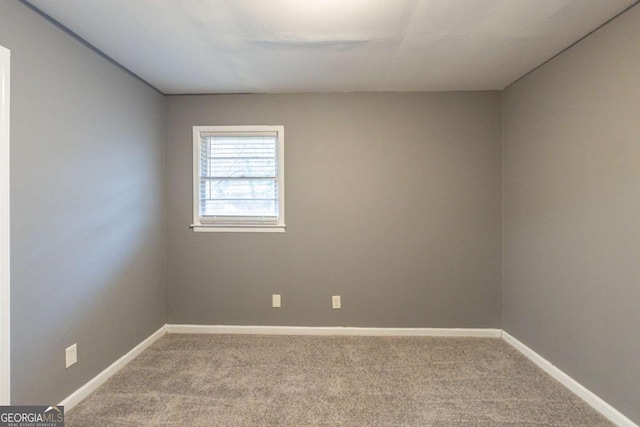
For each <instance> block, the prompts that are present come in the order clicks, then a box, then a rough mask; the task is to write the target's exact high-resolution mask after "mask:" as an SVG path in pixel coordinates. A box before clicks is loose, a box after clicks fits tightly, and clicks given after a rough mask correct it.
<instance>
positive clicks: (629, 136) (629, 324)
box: [503, 7, 640, 423]
mask: <svg viewBox="0 0 640 427" xmlns="http://www.w3.org/2000/svg"><path fill="white" fill-rule="evenodd" d="M639 40H640V7H635V8H633V9H631V10H630V11H628V12H626V13H625V14H624V15H622V16H621V17H619V18H618V19H616V20H615V21H613V22H611V23H610V24H608V25H607V26H605V27H604V28H602V29H601V30H599V31H597V32H596V33H594V34H593V35H591V36H589V37H588V38H587V39H585V40H584V41H582V42H581V43H579V44H578V45H576V46H575V47H573V48H571V49H570V50H568V51H567V52H565V53H563V54H562V55H561V56H559V57H557V58H556V59H554V60H553V61H551V62H550V63H548V64H546V65H545V66H543V67H542V68H540V69H538V70H537V71H535V72H534V73H532V74H530V75H529V76H527V77H526V78H524V79H522V80H521V81H519V82H517V83H516V84H514V85H512V86H511V87H509V88H508V89H507V90H506V91H505V92H504V95H503V96H504V106H503V111H504V127H503V136H504V150H505V155H504V186H505V190H504V235H505V239H504V254H505V257H504V302H503V304H504V328H505V329H506V330H507V331H508V332H509V333H510V334H512V335H514V336H515V337H517V338H518V339H520V340H521V341H523V342H524V343H525V344H527V345H529V346H530V347H531V348H533V349H534V350H536V351H537V352H538V353H540V354H541V355H542V356H544V357H545V358H547V359H548V360H549V361H551V362H552V363H554V364H556V365H557V366H558V367H559V368H560V369H562V370H563V371H564V372H566V373H568V374H569V375H571V376H572V377H573V378H575V379H576V380H578V381H579V382H580V383H582V384H583V385H585V386H586V387H587V388H589V389H590V390H591V391H593V392H595V393H596V394H597V395H599V396H600V397H602V398H604V399H605V400H606V401H607V402H609V403H611V404H612V405H613V406H614V407H616V408H617V409H618V410H620V411H622V412H623V413H624V414H626V415H627V416H629V417H631V418H632V419H633V420H634V421H635V422H636V423H638V422H640V405H638V402H639V400H638V399H639V398H638V396H640V310H639V309H638V304H639V302H640V283H639V282H638V278H640V260H639V258H638V255H639V254H640V196H639V195H640V120H639V119H640V43H639V42H638V41H639Z"/></svg>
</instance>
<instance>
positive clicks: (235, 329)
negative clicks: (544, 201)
mask: <svg viewBox="0 0 640 427" xmlns="http://www.w3.org/2000/svg"><path fill="white" fill-rule="evenodd" d="M165 334H238V335H242V334H254V335H324V336H387V337H389V336H420V337H482V338H502V339H503V340H505V341H506V342H507V343H509V344H510V345H512V346H513V347H514V348H515V349H516V350H518V351H519V352H520V353H522V354H523V355H525V356H526V357H527V358H529V359H530V360H531V361H532V362H533V363H535V364H536V365H538V366H539V367H540V368H542V370H544V371H545V372H546V373H547V374H549V375H551V377H553V378H555V379H556V380H558V381H559V382H560V383H561V384H562V385H564V386H565V387H567V388H568V389H569V390H570V391H572V392H573V393H575V394H576V395H577V396H578V397H580V398H582V399H583V400H584V401H585V402H587V403H588V404H589V405H590V406H591V407H593V408H594V409H595V410H597V411H598V412H600V413H601V414H602V415H604V416H605V417H607V418H608V419H609V420H610V421H612V422H613V423H615V424H616V425H618V426H620V427H640V426H638V425H637V424H635V423H634V422H633V421H631V420H630V419H629V418H627V417H626V416H625V415H624V414H622V413H621V412H620V411H618V410H617V409H615V408H614V407H613V406H611V405H609V404H608V403H607V402H605V401H604V400H602V399H601V398H600V397H598V396H596V395H595V394H594V393H592V392H591V391H589V390H588V389H587V388H586V387H584V386H583V385H582V384H580V383H578V382H577V381H576V380H574V379H573V378H571V377H570V376H569V375H567V374H565V373H564V372H562V371H561V370H560V369H559V368H558V367H556V366H554V365H553V364H552V363H551V362H549V361H548V360H546V359H545V358H544V357H542V356H540V355H539V354H538V353H536V352H535V351H533V350H532V349H530V348H529V347H527V346H526V345H525V344H523V343H522V342H520V341H518V340H517V339H516V338H514V337H512V336H511V335H509V333H507V332H506V331H503V330H502V329H492V328H359V327H340V326H320V327H309V326H244V325H242V326H234V325H176V324H167V325H164V326H163V327H161V328H160V329H158V330H157V331H156V332H155V333H153V334H152V335H151V336H150V337H148V338H147V339H145V340H144V341H142V342H141V343H140V344H138V345H137V346H135V347H134V348H133V349H132V350H131V351H129V352H128V353H127V354H125V355H124V356H122V357H121V358H119V359H118V360H116V361H115V362H114V363H112V364H111V365H110V366H109V367H108V368H107V369H105V370H104V371H102V372H101V373H99V374H98V375H97V376H96V377H95V378H93V379H92V380H90V381H89V382H88V383H86V384H85V385H83V386H82V387H80V388H79V389H78V390H76V391H75V392H74V393H72V394H71V395H69V397H67V398H66V399H64V400H63V401H62V402H60V405H63V406H64V407H65V410H66V411H70V410H71V409H72V408H73V407H75V406H76V405H77V404H78V403H80V402H81V401H82V400H83V399H85V398H86V397H87V396H89V395H90V394H91V393H93V392H94V391H95V390H97V389H98V387H100V386H101V385H102V384H104V383H105V382H106V381H107V380H108V379H109V378H111V377H112V376H113V375H114V374H115V373H116V372H118V371H119V370H120V369H122V368H123V367H124V366H125V365H126V364H127V363H129V362H131V361H132V360H133V359H134V358H135V357H136V356H138V355H139V354H140V353H142V352H143V351H144V350H146V349H147V348H148V347H149V346H151V345H152V344H153V343H154V342H156V341H157V340H158V339H160V338H161V337H162V336H164V335H165Z"/></svg>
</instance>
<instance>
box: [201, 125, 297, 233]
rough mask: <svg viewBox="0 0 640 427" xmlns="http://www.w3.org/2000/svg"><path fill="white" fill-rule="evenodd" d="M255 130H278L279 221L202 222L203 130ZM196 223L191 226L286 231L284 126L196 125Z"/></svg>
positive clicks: (206, 229) (207, 230) (212, 229)
mask: <svg viewBox="0 0 640 427" xmlns="http://www.w3.org/2000/svg"><path fill="white" fill-rule="evenodd" d="M252 132H253V133H255V132H265V133H266V132H275V133H276V134H277V137H278V220H277V222H276V223H275V224H273V223H272V224H257V223H256V224H252V223H247V224H243V223H242V221H241V220H242V217H237V218H238V219H240V221H236V222H233V221H229V222H219V223H214V222H203V221H202V219H201V217H200V154H201V153H200V146H201V144H200V141H201V134H202V133H252ZM192 175H193V184H192V185H193V196H192V197H193V207H192V208H193V224H191V228H192V229H193V231H196V232H272V233H284V231H285V228H286V226H285V222H284V197H285V192H284V126H280V125H253V126H244V125H238V126H193V169H192Z"/></svg>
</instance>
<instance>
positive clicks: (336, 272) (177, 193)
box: [166, 91, 501, 327]
mask: <svg viewBox="0 0 640 427" xmlns="http://www.w3.org/2000/svg"><path fill="white" fill-rule="evenodd" d="M500 105H501V95H500V93H499V92H495V91H494V92H459V93H411V94H406V93H405V94H401V93H378V94H373V93H368V94H361V93H351V94H287V95H212V96H170V97H168V98H167V164H166V174H167V201H166V205H167V216H166V220H167V274H168V284H167V287H168V304H169V305H168V308H169V312H168V316H169V321H170V322H171V323H195V324H228V325H252V324H254V325H305V326H378V327H499V326H500V317H501V309H500V292H501V288H500V264H501V261H500V251H501V231H500V228H501V166H500V165H501V145H500V138H501V136H500V132H501V125H500V120H501V107H500ZM249 124H276V125H284V127H285V135H286V137H285V153H286V154H285V157H286V162H285V181H286V182H285V188H286V198H285V199H286V200H285V203H286V225H287V229H286V232H285V233H284V234H282V233H259V234H258V233H196V232H194V231H192V230H191V229H190V228H189V225H190V224H191V222H192V197H191V195H192V187H191V186H192V175H191V174H192V126H194V125H249ZM272 294H281V295H282V308H279V309H274V308H271V295H272ZM332 295H341V296H342V309H341V310H332V308H331V296H332Z"/></svg>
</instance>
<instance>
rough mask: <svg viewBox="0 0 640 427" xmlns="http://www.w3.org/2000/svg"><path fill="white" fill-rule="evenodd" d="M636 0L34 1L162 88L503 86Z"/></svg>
mask: <svg viewBox="0 0 640 427" xmlns="http://www.w3.org/2000/svg"><path fill="white" fill-rule="evenodd" d="M635 1H636V0H57V1H51V0H29V3H31V4H32V5H33V6H35V7H36V8H38V9H40V10H41V11H42V12H44V13H45V14H47V15H49V16H51V17H52V18H53V19H55V20H56V21H58V22H60V23H61V24H63V25H64V26H66V27H67V28H69V29H70V30H71V31H73V32H75V33H76V34H78V35H79V36H80V37H82V38H83V39H85V40H86V41H88V42H89V43H90V44H92V45H93V46H95V47H96V48H98V49H99V50H101V51H102V52H104V53H105V54H107V55H108V56H110V57H111V58H113V59H114V60H115V61H117V62H119V63H120V64H122V65H123V66H124V67H126V68H128V69H129V70H131V71H132V72H133V73H135V74H137V75H138V76H140V77H141V78H142V79H144V80H146V81H147V82H149V83H150V84H151V85H153V86H155V87H156V88H158V89H159V90H160V91H162V92H164V93H166V94H177V93H183V94H184V93H239V92H258V93H260V92H344V91H347V92H349V91H440V90H485V89H503V88H504V87H505V86H507V85H508V84H510V83H511V82H513V81H514V80H516V79H517V78H519V77H521V76H522V75H523V74H525V73H526V72H528V71H530V70H531V69H533V68H535V67H536V66H538V65H540V64H541V63H543V62H544V61H546V60H547V59H549V58H550V57H552V56H553V55H555V54H556V53H558V52H560V51H562V50H563V49H564V48H566V47H567V46H569V45H571V44H572V43H574V42H575V41H577V40H578V39H580V38H581V37H582V36H584V35H586V34H588V33H589V32H590V31H592V30H594V29H595V28H597V27H598V26H600V25H601V24H603V23H604V22H606V21H607V20H608V19H610V18H611V17H613V16H615V15H616V14H618V13H619V12H621V11H622V10H624V9H625V8H627V7H628V6H630V5H631V4H633V3H634V2H635Z"/></svg>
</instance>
